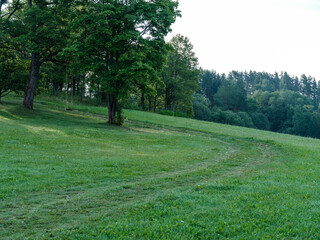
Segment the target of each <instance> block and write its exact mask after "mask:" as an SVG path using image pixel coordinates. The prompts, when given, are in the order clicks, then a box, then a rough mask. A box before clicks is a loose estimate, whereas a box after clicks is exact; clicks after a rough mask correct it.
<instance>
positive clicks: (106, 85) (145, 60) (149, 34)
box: [65, 0, 179, 123]
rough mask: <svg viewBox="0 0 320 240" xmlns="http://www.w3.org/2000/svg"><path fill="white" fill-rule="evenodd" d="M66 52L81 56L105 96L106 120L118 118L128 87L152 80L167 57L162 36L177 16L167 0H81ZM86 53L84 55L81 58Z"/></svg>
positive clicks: (155, 78) (147, 84)
mask: <svg viewBox="0 0 320 240" xmlns="http://www.w3.org/2000/svg"><path fill="white" fill-rule="evenodd" d="M78 3H79V6H78V7H77V8H76V9H77V11H81V14H76V15H75V16H74V19H73V21H72V23H71V26H72V29H73V31H74V32H75V35H74V36H73V41H72V42H71V44H70V45H69V47H68V48H67V49H66V51H65V52H66V54H71V55H79V56H81V59H82V64H84V65H85V67H84V69H85V70H86V71H88V73H89V74H88V76H89V81H90V82H91V83H92V82H94V83H95V84H97V85H98V86H99V87H100V91H101V92H103V93H105V94H106V95H107V100H108V112H109V116H108V121H109V123H120V122H121V101H122V100H123V99H125V98H126V97H127V96H128V94H129V92H130V90H131V89H135V88H139V89H145V88H148V87H150V85H151V84H150V83H151V82H153V81H156V80H157V79H158V78H157V74H156V72H157V71H159V70H160V69H161V67H162V64H163V62H164V59H165V52H166V47H165V45H166V44H165V41H164V37H165V36H166V35H167V33H168V32H169V31H170V26H171V24H172V23H173V22H174V21H175V18H176V16H177V15H178V14H179V12H178V11H177V6H178V3H177V2H175V1H171V0H151V1H150V0H148V1H147V0H97V1H86V0H83V1H79V2H78ZM83 53H85V56H86V57H84V56H83Z"/></svg>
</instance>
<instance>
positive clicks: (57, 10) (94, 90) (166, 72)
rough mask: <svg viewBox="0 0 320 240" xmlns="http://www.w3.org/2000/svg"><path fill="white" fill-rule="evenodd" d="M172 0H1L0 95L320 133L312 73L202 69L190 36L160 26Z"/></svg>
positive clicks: (169, 18) (173, 8)
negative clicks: (41, 96) (71, 99)
mask: <svg viewBox="0 0 320 240" xmlns="http://www.w3.org/2000/svg"><path fill="white" fill-rule="evenodd" d="M177 7H178V2H177V1H173V0H152V1H149V0H97V1H87V0H78V1H72V0H64V1H62V0H50V1H49V0H37V1H35V0H15V1H2V0H1V1H0V29H1V32H0V101H1V97H4V96H5V95H7V94H8V93H10V92H12V91H16V92H22V91H23V92H24V99H23V105H24V106H25V107H27V108H31V109H32V108H33V100H34V96H35V95H36V94H38V93H42V92H46V93H49V94H52V95H55V96H60V95H61V93H63V94H64V95H66V93H67V95H71V96H75V97H77V98H78V99H79V100H80V101H85V100H86V101H90V102H92V101H94V102H95V103H97V104H101V105H106V106H107V107H108V114H109V115H108V121H109V122H110V123H115V124H122V123H123V116H122V109H123V108H135V109H141V110H146V111H154V112H159V113H162V114H169V115H175V116H185V117H195V118H196V119H201V120H206V121H214V122H220V123H226V124H232V125H239V126H246V127H251V128H258V129H264V130H271V131H275V132H281V133H290V134H297V135H302V136H310V137H317V138H320V116H319V101H320V86H319V85H320V83H319V82H316V80H315V79H314V78H312V77H310V76H306V75H302V76H301V77H300V78H298V77H293V76H290V75H288V74H287V73H286V72H284V73H280V74H278V73H275V74H270V73H265V72H253V71H250V72H237V71H232V72H230V73H229V74H228V75H224V74H218V73H216V72H214V71H208V70H201V69H200V68H199V66H198V59H197V57H196V56H195V53H194V52H193V46H192V44H191V42H190V40H189V39H188V38H187V37H185V36H182V35H176V36H174V37H173V38H172V39H171V41H170V42H169V43H167V42H165V39H164V38H165V36H166V35H167V34H168V33H169V32H170V26H171V25H172V24H173V23H174V22H175V20H176V17H178V16H180V12H179V10H177Z"/></svg>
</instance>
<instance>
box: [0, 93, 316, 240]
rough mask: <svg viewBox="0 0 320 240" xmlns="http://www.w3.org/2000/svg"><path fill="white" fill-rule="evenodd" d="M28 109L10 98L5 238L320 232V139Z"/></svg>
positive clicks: (1, 231)
mask: <svg viewBox="0 0 320 240" xmlns="http://www.w3.org/2000/svg"><path fill="white" fill-rule="evenodd" d="M20 105H21V101H20V100H15V99H10V98H9V100H6V99H4V104H3V105H0V183H1V184H0V239H226V238H229V239H319V238H320V234H319V232H320V188H319V182H320V174H319V172H320V148H319V147H320V141H319V140H316V139H311V138H301V137H296V136H290V135H284V134H276V133H271V132H265V131H258V130H254V129H248V128H241V127H234V126H227V125H221V124H215V123H209V122H202V121H196V120H192V119H184V118H174V117H170V116H164V115H158V114H152V113H146V112H139V111H132V110H127V111H125V115H126V116H127V118H128V119H127V120H126V123H125V125H124V126H123V127H116V126H112V125H109V124H107V123H106V121H107V120H106V117H105V116H106V112H107V110H106V109H105V108H101V107H90V106H81V105H69V106H68V107H70V108H72V109H73V111H66V110H65V105H64V103H63V102H61V103H58V102H52V101H50V100H48V99H47V100H46V101H45V100H42V101H38V103H37V104H36V105H35V110H34V111H30V110H26V109H24V108H23V107H21V106H20Z"/></svg>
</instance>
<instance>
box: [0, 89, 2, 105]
mask: <svg viewBox="0 0 320 240" xmlns="http://www.w3.org/2000/svg"><path fill="white" fill-rule="evenodd" d="M1 97H2V89H1V88H0V103H1Z"/></svg>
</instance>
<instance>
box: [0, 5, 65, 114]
mask: <svg viewBox="0 0 320 240" xmlns="http://www.w3.org/2000/svg"><path fill="white" fill-rule="evenodd" d="M69 2H71V0H65V1H63V0H55V1H50V0H37V1H35V0H27V1H22V0H21V1H19V0H17V1H12V2H9V3H8V9H9V12H8V13H7V14H5V15H4V16H2V22H3V23H4V24H3V26H4V27H3V31H4V32H5V33H6V34H7V36H8V37H7V40H8V41H9V42H10V44H9V45H7V46H5V47H7V48H10V49H11V50H15V51H17V52H20V53H22V54H24V56H25V57H28V58H29V61H30V68H29V76H28V81H27V84H26V89H25V95H24V100H23V105H24V106H25V107H27V108H30V109H33V99H34V95H35V91H36V88H37V83H38V80H39V73H40V67H41V65H42V64H43V63H44V62H47V61H53V62H56V61H57V58H56V57H57V55H58V53H59V52H60V51H61V50H62V48H63V47H64V46H65V44H66V38H67V31H66V28H65V26H66V25H67V22H66V15H67V14H68V5H69Z"/></svg>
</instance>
